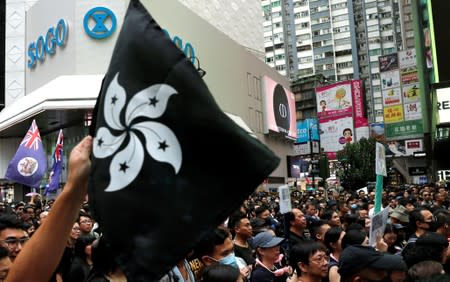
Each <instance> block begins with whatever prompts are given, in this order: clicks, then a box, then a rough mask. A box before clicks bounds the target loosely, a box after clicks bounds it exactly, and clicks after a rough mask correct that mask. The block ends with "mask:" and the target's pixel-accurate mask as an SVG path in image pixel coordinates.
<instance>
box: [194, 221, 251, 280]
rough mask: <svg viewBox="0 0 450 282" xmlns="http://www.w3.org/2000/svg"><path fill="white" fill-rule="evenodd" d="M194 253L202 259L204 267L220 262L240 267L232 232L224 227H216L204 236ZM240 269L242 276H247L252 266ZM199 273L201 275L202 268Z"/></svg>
mask: <svg viewBox="0 0 450 282" xmlns="http://www.w3.org/2000/svg"><path fill="white" fill-rule="evenodd" d="M194 255H195V256H196V257H198V258H199V259H200V261H201V263H202V264H203V266H204V267H207V266H210V265H213V264H217V263H219V264H223V265H230V266H232V267H234V268H236V269H239V266H238V262H237V260H236V257H235V255H234V246H233V240H232V239H231V234H230V232H228V230H226V229H224V228H216V229H215V230H213V231H212V232H210V233H208V234H207V235H206V236H204V237H203V238H202V240H201V241H200V242H199V243H198V244H197V246H196V247H195V250H194ZM239 270H240V273H241V275H242V277H247V276H248V275H249V273H250V268H247V267H244V268H241V269H239ZM198 274H199V275H200V276H201V275H202V270H200V271H199V273H198ZM198 278H200V277H198Z"/></svg>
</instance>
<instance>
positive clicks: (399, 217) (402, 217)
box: [389, 205, 409, 226]
mask: <svg viewBox="0 0 450 282" xmlns="http://www.w3.org/2000/svg"><path fill="white" fill-rule="evenodd" d="M389 217H390V220H391V223H392V224H401V225H403V226H406V225H407V224H408V223H409V214H408V211H407V210H406V208H405V207H404V206H401V205H399V206H397V207H396V208H395V209H394V210H393V211H392V213H391V214H390V215H389Z"/></svg>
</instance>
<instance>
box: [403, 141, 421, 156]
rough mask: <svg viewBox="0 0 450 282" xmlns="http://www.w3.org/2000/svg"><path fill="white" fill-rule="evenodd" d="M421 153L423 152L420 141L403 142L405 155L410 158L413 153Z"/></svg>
mask: <svg viewBox="0 0 450 282" xmlns="http://www.w3.org/2000/svg"><path fill="white" fill-rule="evenodd" d="M422 151H423V140H422V139H413V140H406V141H405V153H406V155H407V156H412V155H413V154H414V152H422Z"/></svg>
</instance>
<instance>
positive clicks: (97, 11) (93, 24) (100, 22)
mask: <svg viewBox="0 0 450 282" xmlns="http://www.w3.org/2000/svg"><path fill="white" fill-rule="evenodd" d="M83 26H84V31H85V32H86V33H87V34H88V35H89V36H90V37H92V38H94V39H104V38H107V37H109V36H111V35H112V34H113V33H114V31H116V28H117V19H116V16H115V15H114V13H113V11H111V10H110V9H108V8H105V7H95V8H92V9H90V10H89V11H88V12H87V13H86V15H85V16H84V20H83Z"/></svg>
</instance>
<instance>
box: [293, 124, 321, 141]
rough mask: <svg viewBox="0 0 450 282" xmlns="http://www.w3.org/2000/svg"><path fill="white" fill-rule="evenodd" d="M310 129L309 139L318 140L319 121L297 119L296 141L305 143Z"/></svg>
mask: <svg viewBox="0 0 450 282" xmlns="http://www.w3.org/2000/svg"><path fill="white" fill-rule="evenodd" d="M310 130H311V133H312V134H311V140H314V141H318V140H319V122H318V121H317V119H312V118H311V119H305V120H300V121H297V141H296V143H306V142H308V141H309V140H310V136H309V133H310Z"/></svg>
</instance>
